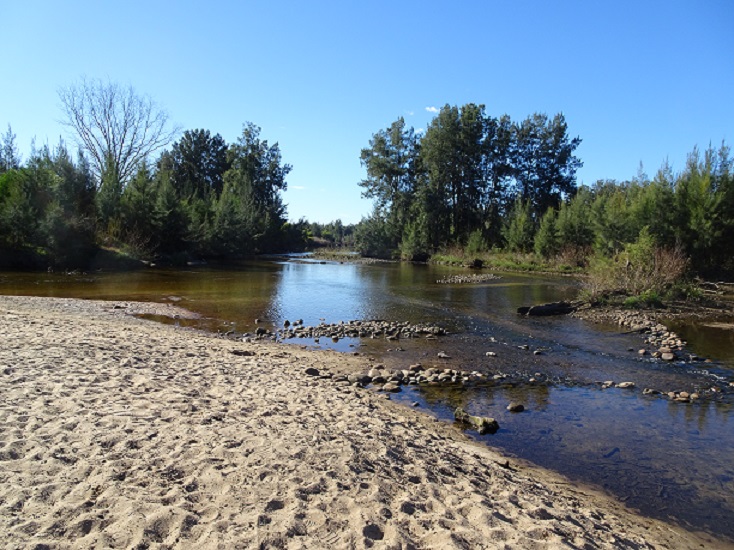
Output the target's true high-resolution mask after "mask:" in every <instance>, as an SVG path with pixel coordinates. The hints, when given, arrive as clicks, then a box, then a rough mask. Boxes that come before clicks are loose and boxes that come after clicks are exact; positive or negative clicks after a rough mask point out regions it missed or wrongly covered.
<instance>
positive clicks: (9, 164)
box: [0, 124, 20, 174]
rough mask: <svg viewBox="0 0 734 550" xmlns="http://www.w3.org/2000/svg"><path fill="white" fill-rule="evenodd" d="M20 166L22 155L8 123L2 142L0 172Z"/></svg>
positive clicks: (0, 146)
mask: <svg viewBox="0 0 734 550" xmlns="http://www.w3.org/2000/svg"><path fill="white" fill-rule="evenodd" d="M18 168H20V155H19V154H18V147H17V146H16V145H15V134H14V133H13V130H12V129H11V128H10V124H8V131H7V132H6V133H5V135H4V136H2V141H1V142H0V174H2V173H3V172H7V171H8V170H17V169H18Z"/></svg>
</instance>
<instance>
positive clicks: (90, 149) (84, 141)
mask: <svg viewBox="0 0 734 550" xmlns="http://www.w3.org/2000/svg"><path fill="white" fill-rule="evenodd" d="M59 98H60V99H61V104H62V108H63V111H64V115H65V116H66V122H65V124H66V126H68V127H69V128H70V129H71V130H72V131H73V133H74V134H75V138H76V140H77V143H78V145H79V147H80V148H81V149H83V150H84V151H86V152H87V153H88V154H89V157H90V159H91V160H92V169H93V172H94V175H95V177H96V179H97V181H98V182H99V183H101V182H102V179H103V177H106V178H108V179H109V180H117V181H116V182H115V183H113V184H111V185H112V187H115V188H116V187H118V186H121V187H124V186H125V184H127V182H128V181H129V180H130V179H131V178H132V177H133V176H134V174H135V171H136V170H137V167H138V165H139V164H140V163H141V162H143V161H145V160H146V159H148V157H149V156H150V155H151V154H152V153H154V152H156V151H158V150H160V149H162V148H163V147H165V146H166V145H167V144H168V143H170V141H171V140H172V139H173V137H174V135H175V134H176V133H177V132H178V129H177V128H173V129H171V128H169V127H168V114H167V113H166V112H165V111H163V110H161V109H159V108H158V107H157V106H156V104H155V103H154V102H153V101H152V100H151V99H150V98H149V97H147V96H139V95H138V94H137V93H136V92H135V90H134V89H133V88H132V87H128V88H124V87H122V86H120V85H119V84H117V83H114V82H103V81H102V80H86V79H82V80H81V82H79V83H78V84H75V85H71V86H69V87H66V88H61V89H60V90H59Z"/></svg>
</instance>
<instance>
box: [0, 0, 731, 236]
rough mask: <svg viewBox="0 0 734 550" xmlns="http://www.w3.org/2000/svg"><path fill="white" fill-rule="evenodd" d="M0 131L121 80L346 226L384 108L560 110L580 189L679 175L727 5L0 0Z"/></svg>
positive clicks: (718, 127) (414, 112)
mask: <svg viewBox="0 0 734 550" xmlns="http://www.w3.org/2000/svg"><path fill="white" fill-rule="evenodd" d="M0 21H1V22H2V24H1V28H2V37H3V40H2V42H3V54H2V56H0V74H2V75H3V78H2V84H0V131H2V132H3V133H4V131H5V130H6V128H7V124H8V123H10V124H11V125H12V128H13V131H14V132H15V133H16V134H17V141H18V145H19V147H20V149H21V152H22V153H23V154H24V156H26V157H27V153H28V151H29V149H30V142H31V139H32V138H34V137H35V139H36V144H37V145H39V144H43V143H46V142H48V143H50V144H55V143H56V142H57V141H58V137H59V136H60V135H65V134H64V132H65V130H64V129H63V127H62V126H61V125H60V124H59V123H58V120H59V118H60V117H61V111H60V109H59V101H58V95H57V90H58V88H59V87H60V86H65V85H68V84H71V83H73V82H75V81H77V80H78V79H79V78H80V77H81V76H82V75H85V76H86V77H88V78H103V79H110V80H113V81H117V82H120V83H123V84H130V85H132V86H133V87H134V88H135V89H136V91H137V92H138V93H140V94H148V95H150V96H151V97H152V98H153V99H154V100H156V101H157V102H158V103H159V104H160V105H161V106H163V107H164V108H165V109H166V110H167V111H168V113H169V115H170V117H171V119H172V120H173V121H175V122H176V123H177V124H179V125H180V126H181V127H182V128H183V129H194V128H205V129H208V130H210V131H211V132H212V133H219V134H221V135H222V137H224V139H225V140H227V141H228V142H232V141H234V140H235V139H236V138H237V137H238V136H239V134H240V133H241V130H242V124H243V123H244V122H245V121H251V122H254V123H255V124H257V125H258V126H260V127H261V128H262V137H264V138H266V139H268V140H269V141H270V142H271V143H272V142H275V141H277V142H279V144H280V147H281V151H282V154H283V159H284V161H285V162H288V163H290V164H292V165H293V171H292V172H291V174H290V176H289V178H288V183H289V190H288V191H287V192H286V193H285V196H284V199H285V202H286V203H287V204H288V213H289V216H290V217H291V218H292V219H298V218H300V217H306V218H308V219H309V220H311V221H320V222H327V221H331V220H333V219H336V218H341V219H342V220H343V221H344V222H345V223H352V222H357V221H359V219H360V218H361V217H362V216H364V215H367V214H368V213H369V212H370V209H371V204H370V202H369V201H367V200H365V199H361V198H360V194H361V188H360V187H359V186H358V182H359V181H360V180H361V179H362V178H364V177H365V173H364V170H363V169H362V167H361V166H360V162H359V153H360V150H361V148H363V147H365V146H367V144H368V141H369V139H370V137H371V136H372V134H373V133H375V132H377V131H378V130H380V129H382V128H385V127H387V126H389V125H390V123H392V122H393V121H394V120H395V119H397V118H398V117H400V116H403V117H405V119H406V121H407V122H408V124H410V125H412V126H414V127H415V128H425V127H426V125H427V123H428V122H429V121H430V119H431V118H432V116H433V115H432V113H430V112H429V111H428V110H427V109H428V108H431V107H436V108H439V107H441V106H442V105H444V104H447V103H448V104H451V105H463V104H465V103H469V102H473V103H481V104H484V105H486V110H487V112H488V113H489V114H492V115H495V116H500V115H502V114H504V113H507V114H509V115H510V116H511V117H512V118H513V119H517V120H521V119H523V118H525V117H526V116H528V115H530V114H532V113H533V112H545V113H547V114H549V115H553V114H555V113H557V112H563V113H564V115H565V117H566V121H567V123H568V126H569V133H570V134H571V135H572V136H576V135H578V136H579V137H581V139H582V140H583V143H582V144H581V146H580V147H579V149H578V150H577V154H578V156H579V157H580V158H581V159H582V160H583V162H584V167H583V168H582V169H581V170H580V171H579V173H578V179H579V182H584V183H593V182H594V181H596V180H597V179H600V178H614V179H619V180H624V179H629V178H631V177H633V176H634V175H635V174H636V172H637V168H638V165H639V163H640V162H642V163H643V164H644V167H645V170H646V171H647V172H648V173H649V174H651V175H653V174H654V173H655V171H656V170H657V169H658V168H659V167H660V164H661V163H662V161H663V160H664V159H665V158H666V157H667V158H668V159H669V160H670V162H671V163H672V165H673V168H674V169H676V170H678V169H680V168H682V167H683V164H684V162H685V158H686V155H687V154H688V152H690V151H691V149H692V148H693V146H694V145H699V146H700V147H706V146H707V145H708V144H709V143H710V142H712V143H713V144H714V145H716V146H718V145H719V144H720V143H721V141H722V140H726V141H727V143H730V144H731V142H732V141H733V140H734V136H733V135H732V134H733V133H734V99H733V98H734V92H733V91H732V90H734V32H732V23H734V2H732V1H730V0H721V1H716V0H711V1H695V2H694V1H690V2H680V1H671V0H667V1H652V0H649V1H643V2H639V1H634V2H628V1H615V2H593V1H563V0H558V1H553V2H549V1H540V0H539V1H522V0H519V1H512V2H509V1H490V0H484V1H476V2H474V1H464V2H461V1H458V2H433V1H421V2H414V1H403V2H401V1H398V0H393V1H373V2H351V1H348V0H342V1H335V2H322V1H318V0H314V1H311V2H304V1H293V2H282V1H277V0H270V1H268V2H217V1H210V2H207V3H206V4H205V3H203V2H185V1H180V2H175V3H174V2H158V1H155V0H148V1H146V2H139V1H126V2H100V1H99V0H95V1H90V2H76V1H73V0H70V1H68V2H56V1H53V2H51V1H49V2H37V1H34V0H24V1H23V2H20V1H12V2H11V1H7V0H0Z"/></svg>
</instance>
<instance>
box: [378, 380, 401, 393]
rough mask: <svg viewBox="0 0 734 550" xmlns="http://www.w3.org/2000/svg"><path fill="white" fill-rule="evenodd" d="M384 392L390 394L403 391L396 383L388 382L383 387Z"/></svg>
mask: <svg viewBox="0 0 734 550" xmlns="http://www.w3.org/2000/svg"><path fill="white" fill-rule="evenodd" d="M382 391H384V392H388V393H396V392H399V391H401V390H400V386H399V385H398V384H396V383H395V382H388V383H387V384H385V385H384V386H382Z"/></svg>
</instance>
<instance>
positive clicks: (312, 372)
mask: <svg viewBox="0 0 734 550" xmlns="http://www.w3.org/2000/svg"><path fill="white" fill-rule="evenodd" d="M303 372H305V373H306V374H308V375H309V376H318V375H319V374H321V373H320V372H319V369H316V368H314V367H308V368H307V369H306V370H305V371H303Z"/></svg>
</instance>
